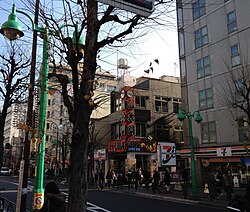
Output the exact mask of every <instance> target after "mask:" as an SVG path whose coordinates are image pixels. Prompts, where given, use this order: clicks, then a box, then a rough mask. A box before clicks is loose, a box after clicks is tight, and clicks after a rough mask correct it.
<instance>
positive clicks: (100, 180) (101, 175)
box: [98, 170, 104, 191]
mask: <svg viewBox="0 0 250 212" xmlns="http://www.w3.org/2000/svg"><path fill="white" fill-rule="evenodd" d="M98 187H99V191H102V190H103V187H104V173H103V171H102V170H100V172H99V174H98Z"/></svg>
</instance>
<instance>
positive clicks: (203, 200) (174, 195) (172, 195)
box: [104, 185, 228, 209]
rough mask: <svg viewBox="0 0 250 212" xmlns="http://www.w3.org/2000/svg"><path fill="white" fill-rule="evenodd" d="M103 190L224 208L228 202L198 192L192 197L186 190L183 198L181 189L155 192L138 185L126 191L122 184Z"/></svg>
mask: <svg viewBox="0 0 250 212" xmlns="http://www.w3.org/2000/svg"><path fill="white" fill-rule="evenodd" d="M104 190H107V191H110V192H120V193H124V194H128V195H137V196H143V197H148V198H154V199H160V200H167V201H172V202H181V203H185V204H201V205H207V206H210V207H217V208H224V209H226V206H227V204H228V201H227V200H225V199H218V198H216V199H214V200H213V201H212V200H210V199H209V197H206V196H204V194H199V193H198V197H197V199H193V198H192V196H191V193H190V192H188V194H187V198H186V199H184V196H183V192H182V191H171V192H165V191H162V192H160V193H159V192H156V193H155V194H153V193H152V189H151V188H149V190H147V189H146V188H145V187H140V188H139V190H138V191H137V192H135V191H134V188H132V189H131V191H130V192H129V191H128V188H127V186H126V185H125V186H123V189H122V190H117V189H116V188H111V189H107V188H105V189H104Z"/></svg>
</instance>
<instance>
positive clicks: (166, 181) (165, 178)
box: [164, 169, 170, 191]
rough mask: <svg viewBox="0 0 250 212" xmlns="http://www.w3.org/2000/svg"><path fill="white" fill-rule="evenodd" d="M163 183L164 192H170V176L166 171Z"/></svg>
mask: <svg viewBox="0 0 250 212" xmlns="http://www.w3.org/2000/svg"><path fill="white" fill-rule="evenodd" d="M164 183H165V187H166V190H167V191H170V174H169V172H168V170H167V169H166V171H165V174H164Z"/></svg>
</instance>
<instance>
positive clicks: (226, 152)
mask: <svg viewBox="0 0 250 212" xmlns="http://www.w3.org/2000/svg"><path fill="white" fill-rule="evenodd" d="M216 152H217V156H218V157H226V156H232V149H231V147H220V148H217V149H216Z"/></svg>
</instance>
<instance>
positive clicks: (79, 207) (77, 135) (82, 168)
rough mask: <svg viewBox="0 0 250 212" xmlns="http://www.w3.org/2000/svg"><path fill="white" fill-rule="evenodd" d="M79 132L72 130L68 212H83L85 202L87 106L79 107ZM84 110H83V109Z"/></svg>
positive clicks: (86, 185)
mask: <svg viewBox="0 0 250 212" xmlns="http://www.w3.org/2000/svg"><path fill="white" fill-rule="evenodd" d="M80 108H81V111H78V112H79V119H80V120H81V121H79V122H77V125H78V124H81V131H79V130H73V135H72V143H71V153H70V162H71V164H70V167H69V168H70V180H69V194H70V195H69V203H68V211H69V212H85V211H86V202H87V188H88V184H87V182H88V181H87V164H88V163H87V161H88V157H87V151H88V123H89V122H88V121H83V120H89V113H88V111H89V109H88V105H86V104H85V107H80ZM84 108H85V109H84ZM74 129H75V128H74Z"/></svg>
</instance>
